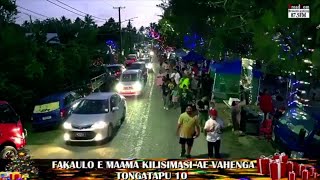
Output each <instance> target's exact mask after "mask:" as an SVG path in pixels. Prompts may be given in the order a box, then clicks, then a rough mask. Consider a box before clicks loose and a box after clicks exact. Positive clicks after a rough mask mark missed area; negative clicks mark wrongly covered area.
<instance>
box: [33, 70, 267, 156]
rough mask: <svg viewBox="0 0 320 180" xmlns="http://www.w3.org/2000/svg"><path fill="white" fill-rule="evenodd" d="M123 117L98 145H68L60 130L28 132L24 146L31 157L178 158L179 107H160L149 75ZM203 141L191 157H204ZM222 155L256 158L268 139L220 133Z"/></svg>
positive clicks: (157, 89)
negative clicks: (106, 140)
mask: <svg viewBox="0 0 320 180" xmlns="http://www.w3.org/2000/svg"><path fill="white" fill-rule="evenodd" d="M127 101H128V112H127V118H126V120H125V122H124V123H123V125H122V126H121V128H120V129H119V131H118V133H117V134H116V136H115V137H114V139H113V140H112V141H111V142H109V143H107V144H105V145H100V146H68V145H65V144H64V142H63V137H62V134H63V133H62V131H61V130H53V131H49V132H42V133H31V132H30V135H29V136H30V137H29V139H30V140H29V142H28V144H29V145H28V146H27V148H28V149H29V150H30V151H31V155H32V156H33V157H34V158H46V159H47V158H49V159H62V158H74V159H80V158H88V159H89V158H93V159H99V158H179V153H180V146H179V144H178V138H177V137H176V135H175V129H176V124H177V119H178V116H179V109H176V110H175V109H172V110H169V111H166V110H164V109H163V108H162V100H161V93H160V89H159V88H158V87H156V85H155V78H154V75H152V76H151V77H150V79H149V82H148V87H147V90H146V92H145V94H144V96H143V97H141V98H132V99H130V98H129V99H128V100H127ZM206 148H207V147H206V141H205V138H204V136H203V135H202V136H200V137H199V138H198V139H197V140H196V141H195V145H194V151H193V155H194V156H195V157H206V156H205V154H206ZM221 151H222V153H223V155H224V157H233V158H241V157H242V158H243V157H251V158H257V157H259V156H260V155H262V154H266V155H267V154H270V153H273V149H272V147H271V146H270V143H268V142H266V141H264V140H258V139H257V138H256V137H250V136H248V137H237V136H234V135H233V134H232V133H231V132H225V133H224V134H223V142H222V149H221Z"/></svg>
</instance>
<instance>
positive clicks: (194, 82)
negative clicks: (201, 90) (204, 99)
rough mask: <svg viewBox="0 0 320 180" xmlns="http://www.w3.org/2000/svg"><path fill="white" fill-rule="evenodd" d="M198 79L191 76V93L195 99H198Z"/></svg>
mask: <svg viewBox="0 0 320 180" xmlns="http://www.w3.org/2000/svg"><path fill="white" fill-rule="evenodd" d="M198 82H199V81H198V79H197V77H195V76H194V75H192V79H191V85H190V86H191V91H192V93H193V95H194V97H195V98H198Z"/></svg>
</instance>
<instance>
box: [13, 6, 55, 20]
mask: <svg viewBox="0 0 320 180" xmlns="http://www.w3.org/2000/svg"><path fill="white" fill-rule="evenodd" d="M17 7H19V8H21V9H23V10H25V11H28V12H31V13H33V14H36V15H38V16H41V17H45V18H48V19H50V17H49V16H46V15H43V14H40V13H37V12H34V11H32V10H30V9H27V8H24V7H21V6H17Z"/></svg>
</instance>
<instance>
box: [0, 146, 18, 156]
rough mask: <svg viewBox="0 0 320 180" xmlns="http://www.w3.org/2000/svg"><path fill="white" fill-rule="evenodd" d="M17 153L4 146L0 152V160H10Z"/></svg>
mask: <svg viewBox="0 0 320 180" xmlns="http://www.w3.org/2000/svg"><path fill="white" fill-rule="evenodd" d="M17 153H18V151H17V150H16V148H14V147H12V146H5V147H4V148H3V149H2V150H1V152H0V159H11V158H13V157H14V156H16V155H17Z"/></svg>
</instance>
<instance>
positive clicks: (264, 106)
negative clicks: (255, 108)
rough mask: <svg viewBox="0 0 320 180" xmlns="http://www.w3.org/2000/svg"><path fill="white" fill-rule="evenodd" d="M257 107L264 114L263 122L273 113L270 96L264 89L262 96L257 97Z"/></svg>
mask: <svg viewBox="0 0 320 180" xmlns="http://www.w3.org/2000/svg"><path fill="white" fill-rule="evenodd" d="M259 106H260V109H261V111H262V112H263V114H264V116H263V120H266V119H269V118H268V117H269V115H270V113H272V112H273V111H274V109H273V103H272V96H271V95H270V94H269V91H268V90H267V89H264V90H263V93H262V95H261V96H260V97H259Z"/></svg>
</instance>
